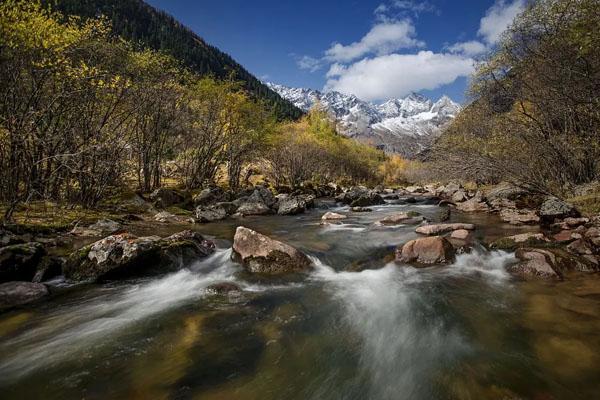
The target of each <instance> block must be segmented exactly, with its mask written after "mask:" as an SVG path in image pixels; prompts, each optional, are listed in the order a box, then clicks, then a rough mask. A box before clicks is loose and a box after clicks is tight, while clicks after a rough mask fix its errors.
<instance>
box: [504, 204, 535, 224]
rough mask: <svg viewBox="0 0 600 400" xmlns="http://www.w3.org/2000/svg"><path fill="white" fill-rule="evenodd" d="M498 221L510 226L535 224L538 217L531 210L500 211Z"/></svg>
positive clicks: (510, 209)
mask: <svg viewBox="0 0 600 400" xmlns="http://www.w3.org/2000/svg"><path fill="white" fill-rule="evenodd" d="M500 219H501V220H502V221H504V222H508V223H509V224H511V225H523V224H537V223H539V222H540V217H539V216H538V215H537V214H536V213H535V211H533V210H517V209H512V208H508V209H503V210H501V211H500Z"/></svg>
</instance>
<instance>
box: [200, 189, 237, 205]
mask: <svg viewBox="0 0 600 400" xmlns="http://www.w3.org/2000/svg"><path fill="white" fill-rule="evenodd" d="M230 200H232V195H231V193H229V192H225V191H224V190H223V189H221V188H220V187H218V186H211V187H208V188H205V189H202V191H200V193H198V194H197V195H195V196H194V197H193V198H192V202H193V203H194V205H195V206H196V207H200V206H210V205H213V204H215V203H219V202H227V201H230Z"/></svg>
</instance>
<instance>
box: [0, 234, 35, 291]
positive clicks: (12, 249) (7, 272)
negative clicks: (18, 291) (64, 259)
mask: <svg viewBox="0 0 600 400" xmlns="http://www.w3.org/2000/svg"><path fill="white" fill-rule="evenodd" d="M45 254H46V251H45V250H44V247H43V246H42V244H41V243H37V242H30V243H22V244H13V245H11V246H5V247H2V248H0V282H8V281H31V280H32V279H33V276H34V275H35V271H36V269H37V266H38V264H39V263H40V261H41V260H42V257H44V255H45Z"/></svg>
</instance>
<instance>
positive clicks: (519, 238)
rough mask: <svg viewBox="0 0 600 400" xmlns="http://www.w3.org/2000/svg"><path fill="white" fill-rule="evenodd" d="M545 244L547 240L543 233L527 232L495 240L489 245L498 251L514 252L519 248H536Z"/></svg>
mask: <svg viewBox="0 0 600 400" xmlns="http://www.w3.org/2000/svg"><path fill="white" fill-rule="evenodd" d="M547 242H549V240H548V238H547V237H546V236H545V235H544V234H543V233H539V232H527V233H520V234H518V235H514V236H507V237H504V238H501V239H497V240H495V241H493V242H492V243H491V244H490V247H491V248H493V249H499V250H515V249H517V248H519V247H532V246H538V245H543V244H545V243H547Z"/></svg>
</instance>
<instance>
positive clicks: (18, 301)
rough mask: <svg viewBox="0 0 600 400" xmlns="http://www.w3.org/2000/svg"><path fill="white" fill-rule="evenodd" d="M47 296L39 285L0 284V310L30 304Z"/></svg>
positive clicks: (24, 283)
mask: <svg viewBox="0 0 600 400" xmlns="http://www.w3.org/2000/svg"><path fill="white" fill-rule="evenodd" d="M49 294H50V292H49V291H48V288H47V287H46V286H45V285H43V284H41V283H33V282H6V283H3V284H0V310H1V309H6V308H11V307H16V306H20V305H24V304H28V303H32V302H34V301H36V300H39V299H41V298H43V297H45V296H48V295H49Z"/></svg>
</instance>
